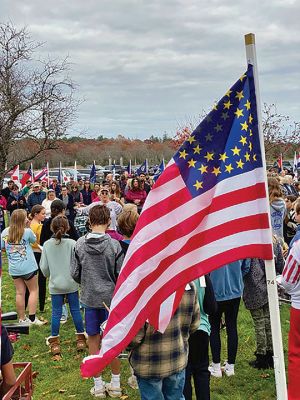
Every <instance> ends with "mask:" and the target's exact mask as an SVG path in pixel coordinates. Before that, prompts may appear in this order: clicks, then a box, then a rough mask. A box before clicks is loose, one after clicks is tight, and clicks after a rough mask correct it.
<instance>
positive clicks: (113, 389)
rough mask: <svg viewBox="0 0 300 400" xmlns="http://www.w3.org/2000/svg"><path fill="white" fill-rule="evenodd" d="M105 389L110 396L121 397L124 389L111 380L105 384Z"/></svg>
mask: <svg viewBox="0 0 300 400" xmlns="http://www.w3.org/2000/svg"><path fill="white" fill-rule="evenodd" d="M105 390H106V391H107V393H108V395H109V396H110V397H114V398H117V397H121V396H122V389H121V387H120V386H113V385H112V383H111V382H109V383H106V384H105Z"/></svg>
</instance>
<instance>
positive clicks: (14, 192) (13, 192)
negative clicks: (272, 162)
mask: <svg viewBox="0 0 300 400" xmlns="http://www.w3.org/2000/svg"><path fill="white" fill-rule="evenodd" d="M11 192H12V194H13V195H17V194H18V193H19V186H18V185H16V184H15V183H14V184H13V186H12V188H11Z"/></svg>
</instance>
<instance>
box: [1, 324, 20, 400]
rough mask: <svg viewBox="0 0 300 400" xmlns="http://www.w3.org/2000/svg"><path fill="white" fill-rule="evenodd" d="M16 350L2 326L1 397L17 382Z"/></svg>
mask: <svg viewBox="0 0 300 400" xmlns="http://www.w3.org/2000/svg"><path fill="white" fill-rule="evenodd" d="M13 354H14V351H13V348H12V345H11V343H10V341H9V338H8V335H7V331H6V329H5V328H4V327H3V325H2V326H1V374H2V383H1V385H0V398H1V399H2V396H4V395H5V394H6V393H7V392H8V391H9V389H10V388H11V387H12V386H14V384H15V383H16V375H15V371H14V367H13V364H12V357H13Z"/></svg>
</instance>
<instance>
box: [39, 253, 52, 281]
mask: <svg viewBox="0 0 300 400" xmlns="http://www.w3.org/2000/svg"><path fill="white" fill-rule="evenodd" d="M40 268H41V271H42V273H43V275H44V277H45V278H49V276H50V269H49V263H48V258H47V250H46V249H45V248H44V249H43V251H42V256H41V261H40Z"/></svg>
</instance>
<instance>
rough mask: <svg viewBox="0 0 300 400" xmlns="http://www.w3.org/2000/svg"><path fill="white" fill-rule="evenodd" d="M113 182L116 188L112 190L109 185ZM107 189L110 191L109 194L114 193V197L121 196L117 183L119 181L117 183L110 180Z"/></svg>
mask: <svg viewBox="0 0 300 400" xmlns="http://www.w3.org/2000/svg"><path fill="white" fill-rule="evenodd" d="M113 183H114V184H115V185H116V190H113V189H112V187H111V185H112V184H113ZM109 191H110V194H114V195H115V196H116V197H118V198H120V197H121V190H120V185H119V183H118V182H117V181H111V182H110V184H109Z"/></svg>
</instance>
